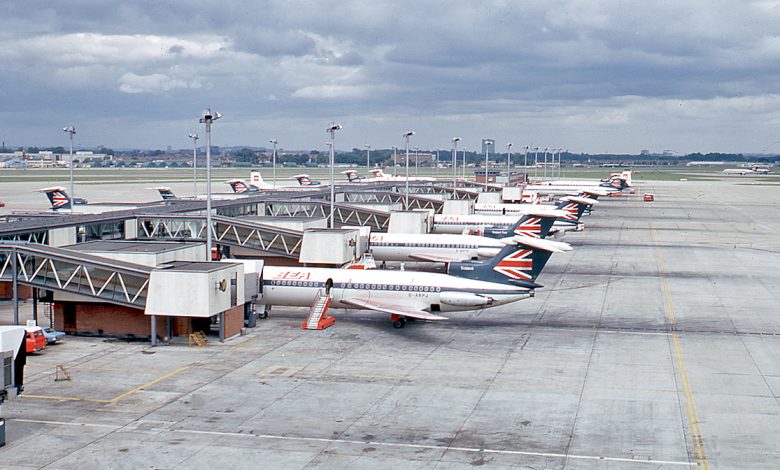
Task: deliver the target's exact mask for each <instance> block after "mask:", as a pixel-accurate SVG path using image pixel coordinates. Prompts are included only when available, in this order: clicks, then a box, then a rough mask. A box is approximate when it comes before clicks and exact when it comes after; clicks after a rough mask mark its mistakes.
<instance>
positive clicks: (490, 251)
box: [477, 247, 501, 259]
mask: <svg viewBox="0 0 780 470" xmlns="http://www.w3.org/2000/svg"><path fill="white" fill-rule="evenodd" d="M499 251H501V248H487V247H483V248H477V256H479V257H480V259H488V258H492V257H494V256H496V255H497V254H498V252H499Z"/></svg>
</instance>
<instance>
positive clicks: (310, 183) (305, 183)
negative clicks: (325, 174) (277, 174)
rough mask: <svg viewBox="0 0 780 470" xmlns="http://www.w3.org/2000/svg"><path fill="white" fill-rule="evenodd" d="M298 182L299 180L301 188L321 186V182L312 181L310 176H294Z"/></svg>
mask: <svg viewBox="0 0 780 470" xmlns="http://www.w3.org/2000/svg"><path fill="white" fill-rule="evenodd" d="M293 178H295V179H296V180H298V184H300V185H301V186H319V185H320V182H319V181H312V180H311V178H309V175H295V176H293Z"/></svg>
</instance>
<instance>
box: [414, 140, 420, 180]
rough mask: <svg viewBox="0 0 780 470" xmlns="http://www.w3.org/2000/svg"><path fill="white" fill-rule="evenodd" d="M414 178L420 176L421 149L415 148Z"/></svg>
mask: <svg viewBox="0 0 780 470" xmlns="http://www.w3.org/2000/svg"><path fill="white" fill-rule="evenodd" d="M414 176H420V147H415V148H414Z"/></svg>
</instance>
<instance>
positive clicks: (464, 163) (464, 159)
mask: <svg viewBox="0 0 780 470" xmlns="http://www.w3.org/2000/svg"><path fill="white" fill-rule="evenodd" d="M463 181H466V147H463Z"/></svg>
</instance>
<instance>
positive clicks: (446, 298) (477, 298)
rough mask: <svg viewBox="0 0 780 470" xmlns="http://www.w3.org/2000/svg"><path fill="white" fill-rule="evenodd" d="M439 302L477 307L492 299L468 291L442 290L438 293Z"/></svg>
mask: <svg viewBox="0 0 780 470" xmlns="http://www.w3.org/2000/svg"><path fill="white" fill-rule="evenodd" d="M439 302H441V303H442V304H444V305H452V306H453V307H479V306H482V305H490V304H492V303H493V299H492V298H490V297H485V296H482V295H478V294H472V293H469V292H442V293H441V294H439Z"/></svg>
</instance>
